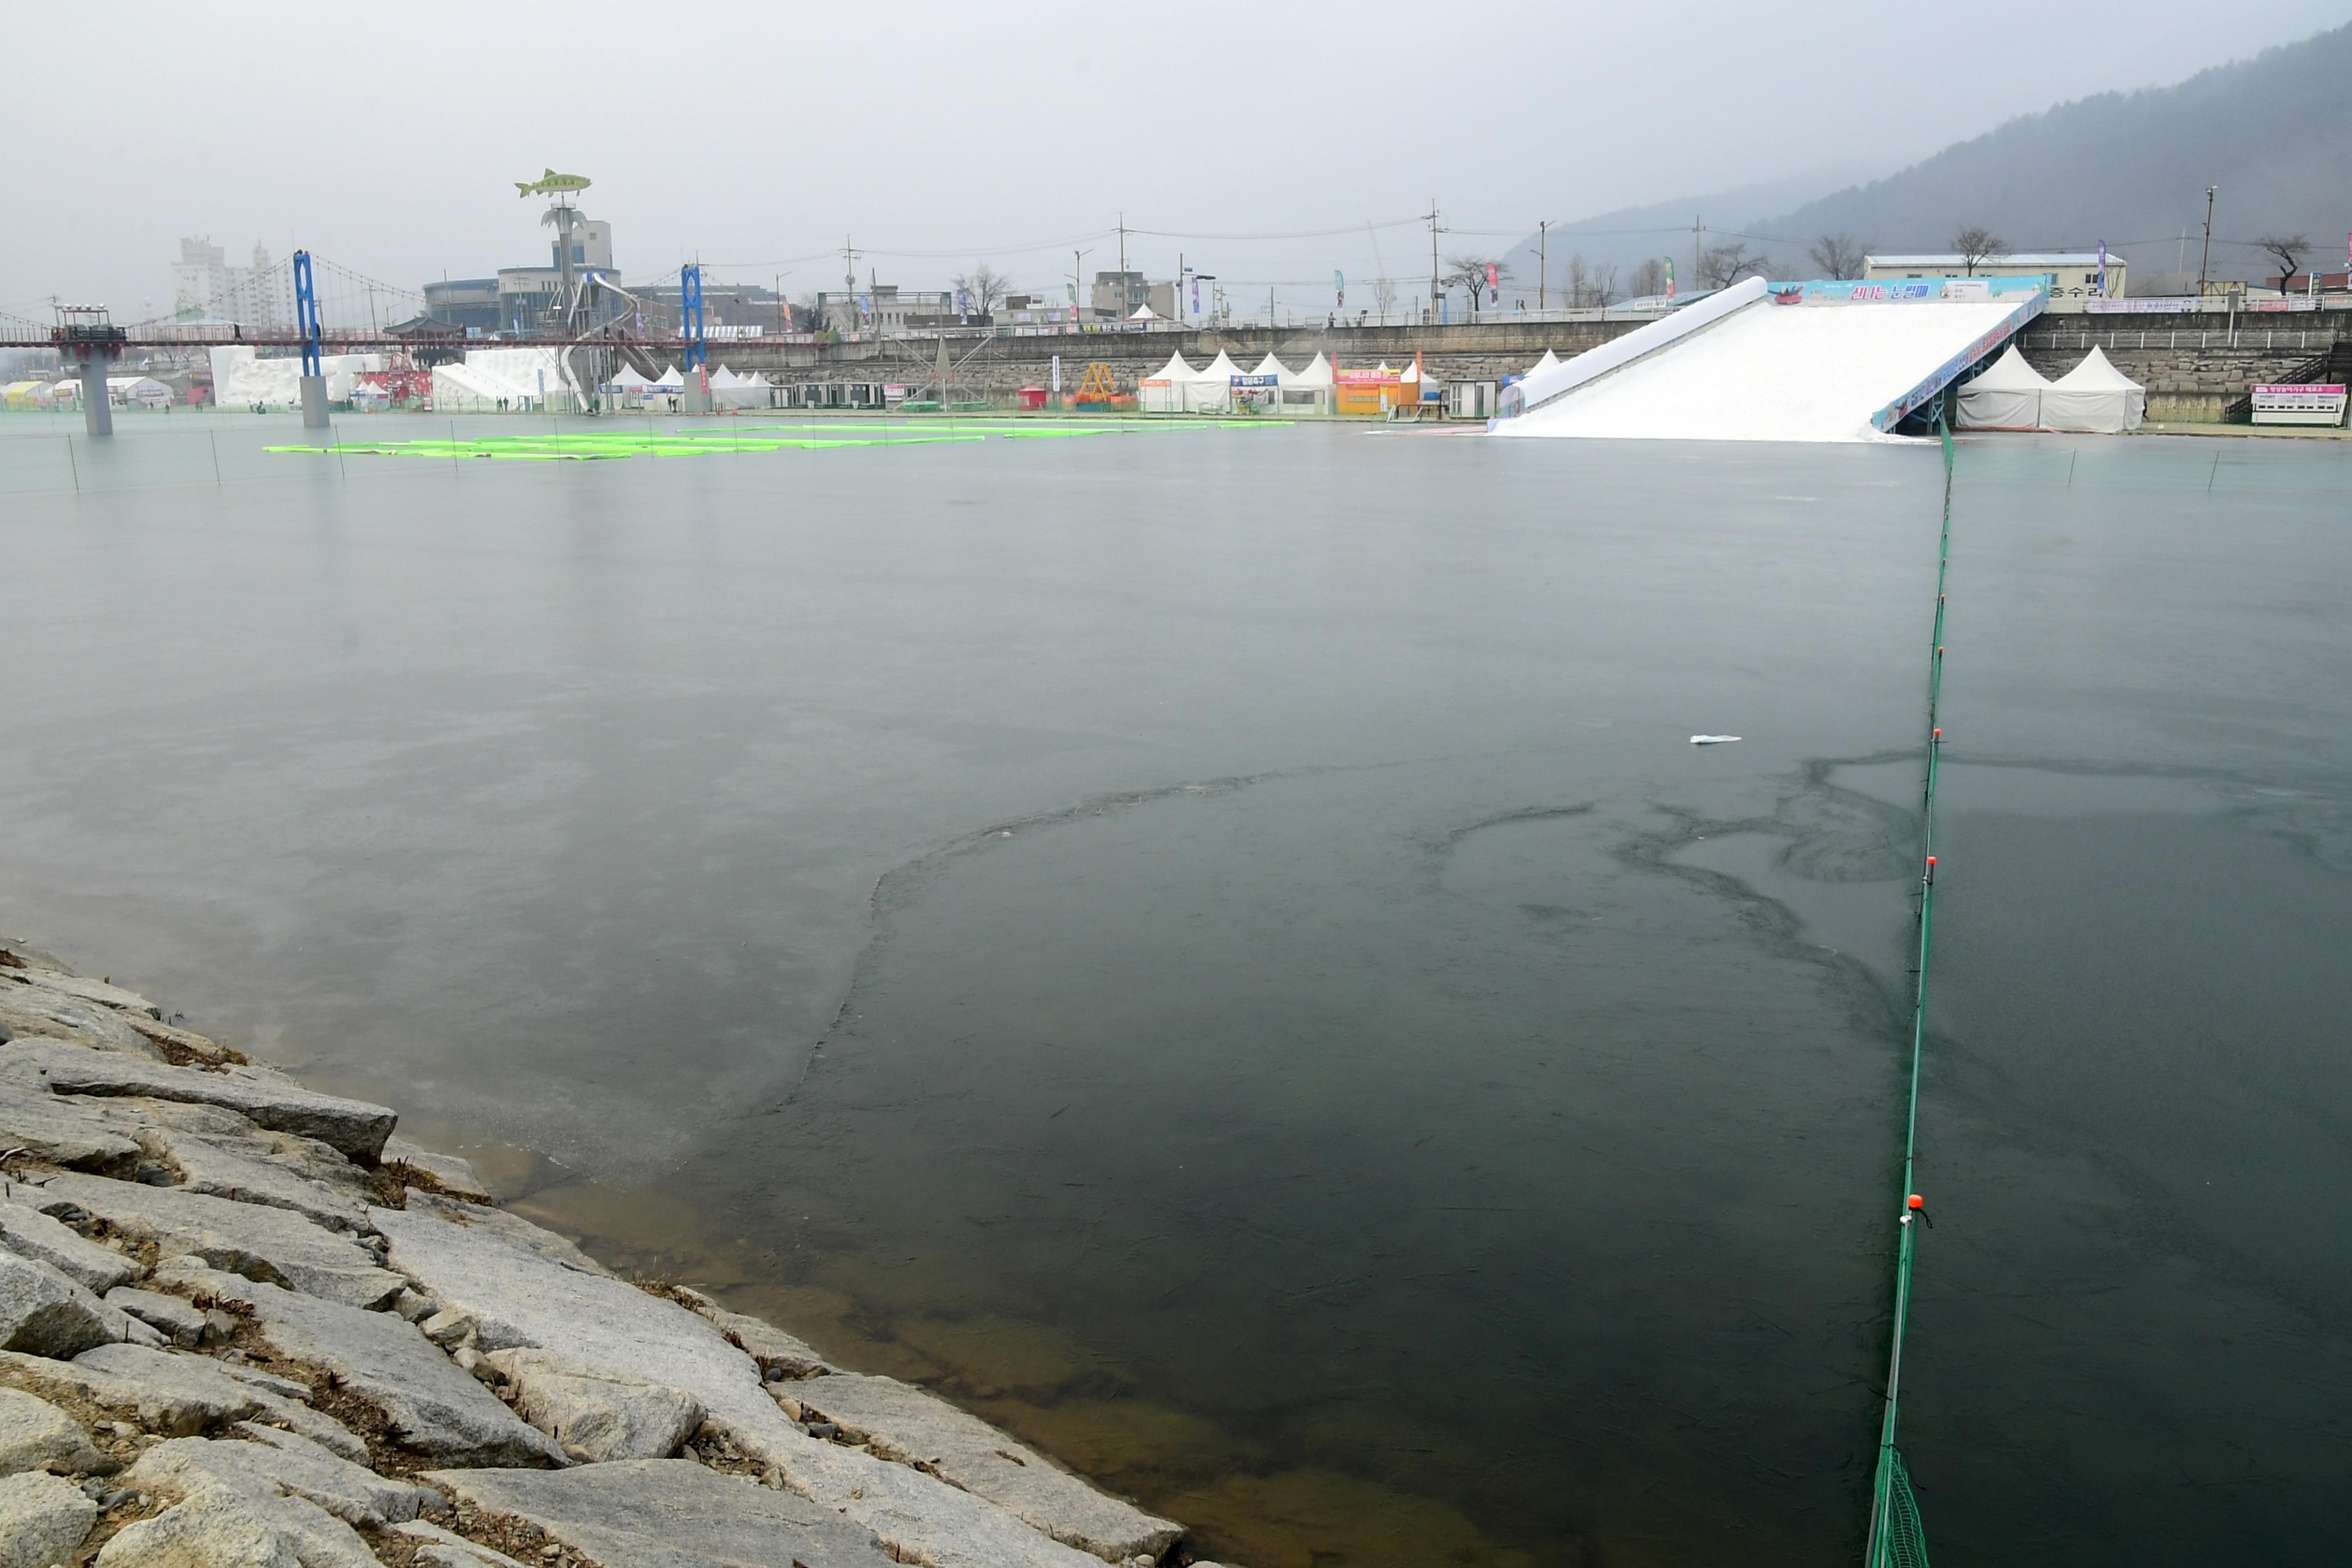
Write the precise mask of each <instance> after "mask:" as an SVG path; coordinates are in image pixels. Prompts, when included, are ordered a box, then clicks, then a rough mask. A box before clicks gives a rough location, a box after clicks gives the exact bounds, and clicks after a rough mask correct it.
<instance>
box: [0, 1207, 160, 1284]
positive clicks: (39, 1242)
mask: <svg viewBox="0 0 2352 1568" xmlns="http://www.w3.org/2000/svg"><path fill="white" fill-rule="evenodd" d="M0 1247H5V1248H6V1249H7V1250H9V1251H10V1252H13V1253H15V1254H16V1255H17V1256H18V1257H19V1258H32V1259H34V1260H35V1261H36V1262H40V1263H46V1264H47V1265H48V1266H49V1267H50V1268H54V1269H56V1270H57V1271H58V1273H60V1274H62V1275H64V1276H66V1277H67V1278H68V1279H72V1280H75V1281H77V1282H78V1283H79V1284H80V1285H81V1287H82V1288H83V1289H86V1290H94V1291H97V1292H98V1293H99V1294H100V1295H104V1294H105V1293H106V1292H107V1291H109V1290H111V1289H114V1288H115V1287H116V1286H117V1285H120V1284H121V1283H123V1282H124V1281H125V1280H128V1279H137V1278H138V1277H139V1265H137V1264H136V1263H133V1262H132V1261H131V1259H129V1258H125V1257H123V1256H122V1254H121V1253H119V1252H117V1251H115V1250H114V1249H113V1248H112V1247H100V1245H99V1244H98V1243H97V1242H94V1241H92V1240H90V1239H89V1237H86V1236H84V1235H82V1234H81V1232H79V1231H78V1230H76V1229H74V1228H73V1227H72V1226H68V1225H65V1224H61V1223H60V1222H58V1220H55V1219H52V1218H50V1217H49V1216H48V1215H45V1214H43V1213H41V1212H40V1210H38V1209H36V1208H29V1207H27V1206H26V1205H23V1204H17V1203H0Z"/></svg>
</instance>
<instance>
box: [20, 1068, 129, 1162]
mask: <svg viewBox="0 0 2352 1568" xmlns="http://www.w3.org/2000/svg"><path fill="white" fill-rule="evenodd" d="M138 1131H139V1129H138V1127H137V1126H136V1125H135V1122H134V1121H133V1119H132V1118H130V1117H127V1116H123V1115H121V1114H120V1113H118V1112H116V1111H115V1110H114V1108H112V1107H110V1106H107V1105H104V1104H103V1103H101V1102H97V1101H89V1100H68V1099H59V1098H58V1096H56V1095H53V1094H51V1093H50V1092H49V1090H48V1086H47V1083H45V1082H44V1081H42V1079H40V1078H39V1077H38V1076H37V1075H35V1074H33V1073H30V1072H24V1073H0V1147H5V1148H8V1149H14V1150H17V1151H20V1152H23V1153H25V1154H26V1155H28V1156H30V1157H31V1158H33V1159H36V1160H39V1161H41V1162H43V1163H47V1164H51V1165H63V1166H65V1167H66V1168H67V1169H68V1170H77V1171H96V1172H98V1173H100V1174H102V1175H109V1176H128V1175H130V1174H131V1173H133V1172H134V1171H136V1170H137V1169H138V1168H139V1139H138Z"/></svg>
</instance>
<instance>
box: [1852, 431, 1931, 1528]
mask: <svg viewBox="0 0 2352 1568" xmlns="http://www.w3.org/2000/svg"><path fill="white" fill-rule="evenodd" d="M1936 432H1937V437H1938V438H1939V439H1940V441H1941V444H1942V447H1943V455H1944V523H1943V531H1942V532H1941V533H1940V534H1939V535H1938V536H1937V542H1936V619H1935V630H1934V635H1933V637H1932V640H1931V641H1930V643H1929V645H1928V646H1929V649H1930V651H1929V653H1928V656H1927V782H1926V784H1925V786H1924V788H1923V791H1922V798H1921V803H1920V807H1921V809H1920V827H1919V860H1920V868H1919V949H1918V960H1919V962H1918V971H1917V983H1916V985H1915V986H1914V987H1913V990H1912V997H1911V1082H1910V1089H1909V1093H1908V1095H1907V1096H1906V1105H1905V1110H1904V1121H1903V1186H1902V1192H1901V1194H1900V1196H1899V1197H1898V1199H1897V1202H1896V1207H1895V1313H1894V1323H1893V1330H1894V1331H1893V1335H1892V1343H1891V1345H1890V1347H1889V1349H1888V1351H1887V1356H1886V1399H1885V1410H1884V1412H1883V1414H1882V1415H1881V1418H1880V1422H1879V1431H1878V1468H1877V1472H1876V1475H1875V1478H1874V1481H1873V1483H1872V1487H1871V1501H1870V1536H1869V1547H1868V1551H1867V1552H1866V1554H1865V1556H1864V1563H1866V1564H1867V1568H1927V1531H1925V1529H1924V1528H1922V1526H1921V1524H1920V1521H1919V1503H1918V1500H1917V1499H1916V1497H1914V1496H1913V1495H1912V1491H1911V1475H1910V1472H1909V1471H1908V1470H1907V1469H1906V1468H1904V1464H1903V1451H1902V1449H1901V1448H1900V1447H1897V1446H1896V1443H1895V1436H1896V1427H1897V1426H1898V1424H1899V1421H1900V1418H1901V1415H1902V1390H1903V1338H1904V1333H1905V1331H1906V1329H1908V1327H1909V1326H1910V1319H1911V1269H1912V1263H1913V1260H1914V1258H1915V1257H1916V1250H1917V1247H1918V1240H1919V1232H1920V1231H1921V1230H1922V1229H1923V1228H1925V1226H1926V1225H1927V1205H1926V1204H1925V1202H1924V1201H1922V1199H1921V1198H1920V1197H1919V1195H1918V1193H1917V1191H1916V1188H1915V1187H1914V1186H1913V1179H1914V1177H1915V1175H1916V1171H1917V1166H1918V1154H1919V1067H1920V1061H1921V1058H1923V1056H1924V1055H1925V1049H1926V1045H1927V967H1928V958H1929V955H1930V953H1931V952H1932V949H1933V940H1934V935H1935V929H1936V773H1937V763H1938V761H1939V760H1940V759H1941V756H1942V754H1943V749H1944V731H1943V726H1942V722H1941V712H1940V710H1941V705H1942V701H1943V694H1944V593H1945V585H1946V582H1947V580H1948V577H1949V575H1950V574H1951V567H1952V430H1951V426H1950V424H1949V423H1948V421H1947V420H1945V419H1943V418H1940V417H1939V418H1938V419H1937V424H1936Z"/></svg>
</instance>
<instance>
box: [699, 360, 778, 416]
mask: <svg viewBox="0 0 2352 1568" xmlns="http://www.w3.org/2000/svg"><path fill="white" fill-rule="evenodd" d="M769 401H770V400H769V396H768V378H767V377H766V376H763V375H744V374H741V373H740V372H737V371H733V370H730V369H729V368H728V367H727V366H725V365H723V364H722V365H720V366H719V368H718V369H717V370H714V371H712V372H711V373H710V405H711V406H712V407H713V408H765V407H767V406H768V404H769Z"/></svg>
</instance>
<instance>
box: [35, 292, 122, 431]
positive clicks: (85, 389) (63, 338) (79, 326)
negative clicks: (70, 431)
mask: <svg viewBox="0 0 2352 1568" xmlns="http://www.w3.org/2000/svg"><path fill="white" fill-rule="evenodd" d="M129 336H130V334H129V333H127V332H125V331H123V330H122V329H121V327H118V326H116V325H115V324H114V318H113V317H112V316H111V315H110V313H109V312H108V310H107V309H106V307H105V306H103V305H60V306H58V324H57V325H56V327H54V328H52V329H51V330H50V332H49V342H52V343H53V344H55V345H56V346H57V350H58V357H60V358H62V359H68V360H71V361H73V362H75V363H77V364H79V366H80V367H81V427H82V428H83V429H84V430H86V431H88V432H89V434H90V435H92V436H111V435H113V434H114V399H113V396H112V395H111V394H110V392H109V390H108V388H107V384H106V367H107V366H108V365H110V364H111V363H114V361H115V359H116V358H117V357H118V356H119V355H120V354H121V353H122V344H123V340H124V339H126V338H127V337H129Z"/></svg>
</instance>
